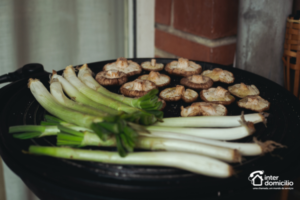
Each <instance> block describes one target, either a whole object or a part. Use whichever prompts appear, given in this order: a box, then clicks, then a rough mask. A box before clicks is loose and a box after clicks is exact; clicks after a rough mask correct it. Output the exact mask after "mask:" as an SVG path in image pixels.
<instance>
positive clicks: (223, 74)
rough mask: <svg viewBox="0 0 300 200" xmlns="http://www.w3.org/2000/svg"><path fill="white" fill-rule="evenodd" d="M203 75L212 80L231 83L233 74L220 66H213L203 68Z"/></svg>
mask: <svg viewBox="0 0 300 200" xmlns="http://www.w3.org/2000/svg"><path fill="white" fill-rule="evenodd" d="M202 75H203V76H208V77H210V78H211V79H212V80H213V81H214V82H217V81H221V82H223V83H233V82H234V76H233V74H232V73H231V72H229V71H227V70H223V69H220V68H215V69H213V70H205V71H204V72H202Z"/></svg>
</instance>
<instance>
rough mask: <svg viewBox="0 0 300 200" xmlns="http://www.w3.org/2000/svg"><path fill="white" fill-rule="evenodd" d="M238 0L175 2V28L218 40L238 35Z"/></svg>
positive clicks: (182, 0) (178, 0)
mask: <svg viewBox="0 0 300 200" xmlns="http://www.w3.org/2000/svg"><path fill="white" fill-rule="evenodd" d="M237 18H238V0H174V27H175V28H176V29H179V30H182V31H185V32H189V33H192V34H195V35H199V36H202V37H206V38H210V39H217V38H222V37H226V36H231V35H236V33H237V21H238V20H237Z"/></svg>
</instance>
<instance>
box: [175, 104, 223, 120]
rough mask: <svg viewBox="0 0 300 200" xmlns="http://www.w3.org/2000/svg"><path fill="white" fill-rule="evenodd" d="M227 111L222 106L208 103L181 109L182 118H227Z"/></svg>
mask: <svg viewBox="0 0 300 200" xmlns="http://www.w3.org/2000/svg"><path fill="white" fill-rule="evenodd" d="M226 114H227V109H226V107H225V106H223V105H222V104H216V103H207V102H196V103H193V104H192V105H191V106H188V107H186V108H184V107H183V106H182V107H181V116H182V117H189V116H201V115H203V116H225V115H226Z"/></svg>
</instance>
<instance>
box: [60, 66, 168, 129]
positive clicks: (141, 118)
mask: <svg viewBox="0 0 300 200" xmlns="http://www.w3.org/2000/svg"><path fill="white" fill-rule="evenodd" d="M64 77H65V78H66V79H67V80H68V81H69V82H70V83H71V84H72V85H73V86H74V87H75V88H77V89H78V90H79V92H81V93H83V94H84V95H85V96H87V97H89V98H91V99H92V100H93V101H96V102H97V103H100V104H104V105H107V106H108V107H111V108H114V109H117V110H119V111H124V112H126V113H129V114H131V115H126V116H125V119H126V120H128V121H133V122H138V123H141V124H143V125H151V124H153V123H154V122H156V121H157V118H156V116H155V115H154V114H152V112H146V111H143V110H141V109H138V108H134V107H131V106H129V105H127V104H124V103H122V102H119V101H117V100H114V99H111V98H109V97H107V96H105V95H103V94H101V93H99V92H97V91H95V90H93V89H91V88H89V87H88V86H86V85H85V84H84V83H83V82H82V81H81V80H79V79H78V78H77V76H76V74H75V69H74V68H73V67H72V66H71V65H70V66H68V67H66V69H65V70H64ZM157 112H160V113H161V111H156V112H155V113H157ZM160 117H162V116H160Z"/></svg>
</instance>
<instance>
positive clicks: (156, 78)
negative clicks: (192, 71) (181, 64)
mask: <svg viewBox="0 0 300 200" xmlns="http://www.w3.org/2000/svg"><path fill="white" fill-rule="evenodd" d="M138 79H141V80H148V81H151V82H153V83H155V85H156V86H157V87H163V86H166V85H169V84H170V82H171V78H170V77H169V76H168V75H165V74H160V73H159V72H155V71H151V72H150V73H149V74H145V75H142V76H140V77H138Z"/></svg>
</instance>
